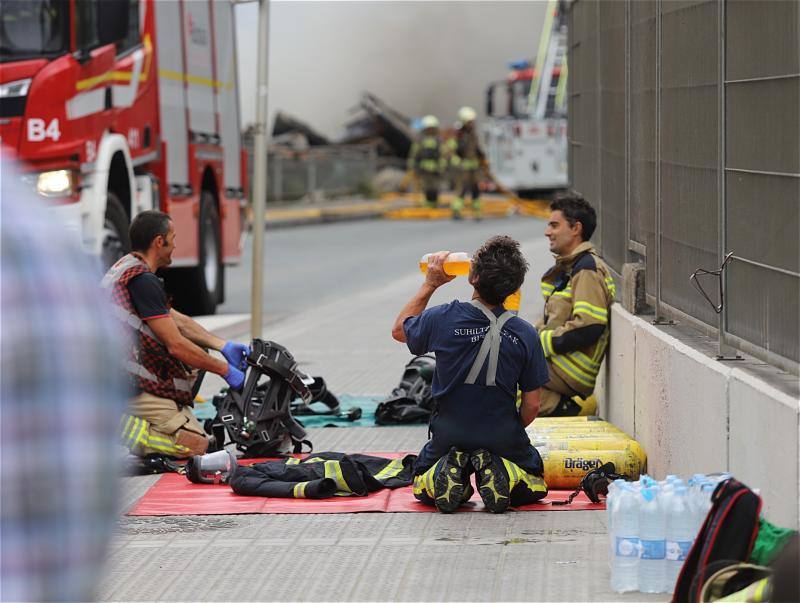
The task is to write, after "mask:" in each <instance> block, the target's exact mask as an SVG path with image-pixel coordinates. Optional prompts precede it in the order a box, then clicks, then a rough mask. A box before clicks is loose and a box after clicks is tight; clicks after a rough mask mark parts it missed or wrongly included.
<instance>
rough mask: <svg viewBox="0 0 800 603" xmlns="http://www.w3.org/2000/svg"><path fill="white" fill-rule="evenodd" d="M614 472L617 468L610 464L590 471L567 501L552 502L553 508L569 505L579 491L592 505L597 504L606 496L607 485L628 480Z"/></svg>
mask: <svg viewBox="0 0 800 603" xmlns="http://www.w3.org/2000/svg"><path fill="white" fill-rule="evenodd" d="M616 471H617V468H616V467H615V466H614V463H610V462H609V463H606V464H605V465H602V466H600V467H598V468H597V469H592V470H591V471H589V472H587V473H586V475H584V476H583V479H581V483H580V484H578V487H577V488H575V491H574V492H573V493H572V494H570V495H569V498H568V499H567V500H556V501H553V506H559V505H569V504H571V503H572V501H573V500H575V497H576V496H578V494H580V493H581V491H583V492H585V493H586V496H588V497H589V500H590V501H592V502H593V503H599V502H600V496H601V495H602V496H603V497H606V496H608V484H609V483H610V482H613V481H614V480H616V479H624V480H627V479H628V478H627V477H626V476H624V475H620V474H619V473H616Z"/></svg>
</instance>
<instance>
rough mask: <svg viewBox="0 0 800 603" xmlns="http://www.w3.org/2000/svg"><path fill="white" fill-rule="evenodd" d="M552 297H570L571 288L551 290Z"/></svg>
mask: <svg viewBox="0 0 800 603" xmlns="http://www.w3.org/2000/svg"><path fill="white" fill-rule="evenodd" d="M553 297H563V298H565V299H572V289H571V288H570V287H567V288H566V289H564V290H563V291H553Z"/></svg>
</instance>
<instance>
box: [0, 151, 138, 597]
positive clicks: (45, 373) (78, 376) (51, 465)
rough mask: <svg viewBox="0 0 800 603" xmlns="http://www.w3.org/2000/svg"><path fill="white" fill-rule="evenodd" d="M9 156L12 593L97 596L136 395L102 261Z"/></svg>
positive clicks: (3, 308)
mask: <svg viewBox="0 0 800 603" xmlns="http://www.w3.org/2000/svg"><path fill="white" fill-rule="evenodd" d="M52 211H53V210H52V209H51V208H49V207H46V206H45V205H44V204H43V203H41V202H40V200H39V199H38V198H37V197H36V196H35V195H34V194H33V193H32V191H30V190H28V189H27V188H25V187H24V186H23V185H22V184H21V182H20V180H19V174H18V173H17V172H16V169H15V168H14V167H13V165H12V161H11V160H10V159H9V157H8V156H4V157H2V158H0V331H1V332H2V343H1V344H0V366H1V367H2V368H1V370H2V376H1V377H0V491H1V492H2V494H0V501H1V510H0V543H1V544H0V599H2V600H3V601H15V602H16V601H89V600H91V599H92V598H93V596H94V592H93V591H94V589H95V585H96V583H97V580H98V578H99V574H100V571H101V569H102V563H103V560H104V558H105V556H106V553H107V547H108V543H109V540H110V538H111V534H112V529H113V522H114V511H115V503H116V493H117V471H116V467H115V461H114V459H115V454H114V450H115V443H116V438H115V435H116V426H117V423H118V421H119V415H120V412H122V409H123V408H124V401H125V399H126V397H127V396H128V395H129V392H128V390H127V388H126V383H127V381H126V379H125V376H124V374H123V373H121V372H120V371H119V369H118V365H119V363H118V360H117V359H118V358H119V356H120V353H121V351H122V346H121V342H120V341H119V340H118V339H117V334H118V330H117V329H116V326H115V325H114V324H113V319H111V317H110V308H109V306H108V304H107V303H106V302H105V301H104V300H102V299H101V298H100V297H99V296H98V295H97V278H98V276H99V275H98V272H99V271H98V270H97V268H96V265H95V264H94V263H93V262H92V261H91V259H90V258H89V257H88V256H86V255H84V253H83V251H82V250H81V249H80V248H79V244H78V241H77V237H75V236H74V233H72V234H70V231H69V230H68V229H65V228H64V227H63V225H62V224H58V223H56V221H55V218H54V217H53V214H52Z"/></svg>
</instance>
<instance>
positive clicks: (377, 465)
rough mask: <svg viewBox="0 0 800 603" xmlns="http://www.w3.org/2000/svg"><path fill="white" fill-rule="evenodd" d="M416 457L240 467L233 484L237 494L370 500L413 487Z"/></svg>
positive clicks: (343, 457)
mask: <svg viewBox="0 0 800 603" xmlns="http://www.w3.org/2000/svg"><path fill="white" fill-rule="evenodd" d="M416 459H417V457H416V456H415V455H413V454H409V455H406V456H404V457H401V458H396V459H387V458H383V457H379V456H369V455H366V454H344V453H341V452H319V453H316V454H310V455H309V456H308V457H307V458H305V459H303V460H300V459H297V458H289V459H285V460H277V461H265V462H262V463H254V464H253V465H250V466H249V467H246V466H239V467H237V468H236V471H234V472H233V474H231V477H230V480H229V484H230V486H231V488H232V489H233V491H234V492H235V493H236V494H239V495H243V496H267V497H276V498H316V499H319V498H330V497H331V496H366V495H367V494H369V493H370V492H376V491H378V490H380V489H382V488H389V489H394V488H402V487H403V486H410V485H411V481H412V467H413V465H414V461H416Z"/></svg>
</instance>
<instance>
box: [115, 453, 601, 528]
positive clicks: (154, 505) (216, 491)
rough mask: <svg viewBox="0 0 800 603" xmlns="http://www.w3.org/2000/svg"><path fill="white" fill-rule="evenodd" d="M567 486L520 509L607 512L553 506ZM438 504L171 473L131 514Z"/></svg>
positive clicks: (421, 508)
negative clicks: (284, 493)
mask: <svg viewBox="0 0 800 603" xmlns="http://www.w3.org/2000/svg"><path fill="white" fill-rule="evenodd" d="M366 454H370V455H374V456H383V457H386V458H398V457H401V456H405V455H406V454H407V453H397V452H394V453H381V452H377V453H376V452H369V453H366ZM259 460H263V459H247V460H243V461H240V464H242V465H244V464H252V463H255V462H259ZM569 494H570V493H569V492H568V491H566V490H552V491H550V493H549V494H548V495H547V497H546V498H545V499H544V501H542V502H540V503H537V504H533V505H526V506H524V507H517V508H516V509H515V510H516V511H583V510H602V509H605V508H606V507H605V504H603V503H599V504H594V503H592V502H591V501H590V500H589V499H588V498H586V495H585V494H584V493H583V492H581V494H580V495H579V496H578V497H576V498H575V500H574V501H573V502H572V504H571V505H564V506H553V505H552V504H549V503H551V502H553V501H558V500H566V499H567V497H568V496H569ZM483 510H484V506H483V503H482V502H481V499H480V496H478V494H477V493H476V494H475V496H473V497H472V499H471V500H470V502H469V503H467V504H466V505H464V506H463V507H461V509H459V512H470V511H473V512H474V511H483ZM434 511H435V509H434V508H433V507H429V506H427V505H423V504H422V503H420V502H418V501H417V500H416V499H415V498H414V495H413V493H412V492H411V486H408V487H406V488H398V489H397V490H388V489H387V490H380V491H378V492H373V493H372V494H369V495H368V496H334V497H333V498H326V499H323V500H310V499H295V498H263V497H260V496H238V495H236V494H234V493H233V492H232V491H231V489H230V488H229V487H228V486H227V485H223V484H219V485H213V484H193V483H192V482H190V481H189V480H188V479H186V477H185V476H183V475H178V474H176V473H165V474H164V475H162V476H161V478H160V479H159V480H158V481H157V482H156V483H155V484H153V485H152V486H151V487H150V489H149V490H147V492H145V494H144V496H142V498H140V499H139V501H138V502H137V503H136V504H135V505H134V506H133V508H132V509H131V510H130V511H129V512H128V513H127V514H128V515H136V516H151V515H237V514H239V513H288V514H302V513H364V512H381V513H431V512H434Z"/></svg>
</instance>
